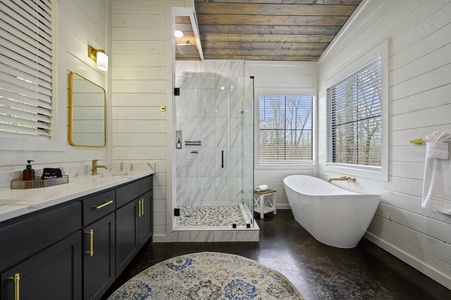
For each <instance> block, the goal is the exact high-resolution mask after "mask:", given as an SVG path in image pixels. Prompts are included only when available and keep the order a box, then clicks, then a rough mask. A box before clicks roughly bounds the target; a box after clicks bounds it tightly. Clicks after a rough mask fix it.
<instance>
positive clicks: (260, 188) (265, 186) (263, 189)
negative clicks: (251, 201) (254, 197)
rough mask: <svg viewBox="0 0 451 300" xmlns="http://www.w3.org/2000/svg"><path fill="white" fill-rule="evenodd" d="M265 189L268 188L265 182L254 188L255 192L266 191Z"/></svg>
mask: <svg viewBox="0 0 451 300" xmlns="http://www.w3.org/2000/svg"><path fill="white" fill-rule="evenodd" d="M267 189H268V186H267V185H266V184H262V185H259V186H257V187H256V188H255V190H256V191H257V192H263V191H266V190H267Z"/></svg>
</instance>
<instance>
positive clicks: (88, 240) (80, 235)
mask: <svg viewBox="0 0 451 300" xmlns="http://www.w3.org/2000/svg"><path fill="white" fill-rule="evenodd" d="M152 213H153V208H152V175H150V176H147V177H143V178H140V179H137V180H134V181H132V182H130V183H126V184H122V185H119V186H117V187H114V188H110V189H107V190H104V191H101V192H98V193H95V194H92V195H88V196H85V197H82V198H79V199H74V200H70V201H68V202H65V203H63V204H59V205H57V206H55V207H50V208H46V209H43V210H40V211H36V212H35V213H30V214H27V215H24V216H21V217H17V218H15V219H11V220H7V221H4V222H0V280H1V281H0V300H13V299H16V298H15V297H16V295H17V293H19V294H20V299H21V300H27V299H46V300H52V299H58V300H61V299H73V300H78V299H86V300H87V299H100V298H101V297H102V296H103V294H104V293H105V291H106V290H107V289H108V288H109V287H110V286H111V284H112V283H113V282H114V280H115V279H116V278H117V276H118V275H119V274H120V272H122V270H123V269H124V268H125V267H126V265H127V264H128V262H130V260H131V259H132V258H133V257H134V256H135V255H136V254H137V252H138V251H139V249H141V247H142V246H143V245H144V243H145V242H147V241H148V240H149V239H150V238H151V237H152V227H153V221H152ZM124 251H125V252H124ZM127 251H128V252H129V253H126V252H127ZM124 257H126V258H125V259H124Z"/></svg>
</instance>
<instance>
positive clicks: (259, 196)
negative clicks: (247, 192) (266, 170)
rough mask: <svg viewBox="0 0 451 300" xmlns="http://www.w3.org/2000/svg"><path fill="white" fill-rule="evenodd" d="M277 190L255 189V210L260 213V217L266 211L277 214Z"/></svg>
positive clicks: (262, 216) (263, 215) (261, 217)
mask: <svg viewBox="0 0 451 300" xmlns="http://www.w3.org/2000/svg"><path fill="white" fill-rule="evenodd" d="M276 192H277V191H276V190H266V191H260V192H259V191H254V211H256V212H258V213H260V219H263V218H264V217H265V214H266V213H269V212H274V214H276Z"/></svg>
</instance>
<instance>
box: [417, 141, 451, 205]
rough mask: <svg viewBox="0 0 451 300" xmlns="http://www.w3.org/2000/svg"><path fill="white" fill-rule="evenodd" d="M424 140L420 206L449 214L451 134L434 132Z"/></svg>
mask: <svg viewBox="0 0 451 300" xmlns="http://www.w3.org/2000/svg"><path fill="white" fill-rule="evenodd" d="M425 140H426V147H427V148H426V163H425V166H424V180H423V193H422V201H421V206H422V207H428V208H431V209H433V210H437V211H440V212H443V213H446V214H451V159H449V141H451V134H448V133H444V132H434V133H432V134H430V135H427V136H426V138H425Z"/></svg>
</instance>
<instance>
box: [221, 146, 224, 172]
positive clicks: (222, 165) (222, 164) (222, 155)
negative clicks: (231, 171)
mask: <svg viewBox="0 0 451 300" xmlns="http://www.w3.org/2000/svg"><path fill="white" fill-rule="evenodd" d="M221 168H224V150H222V151H221Z"/></svg>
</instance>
